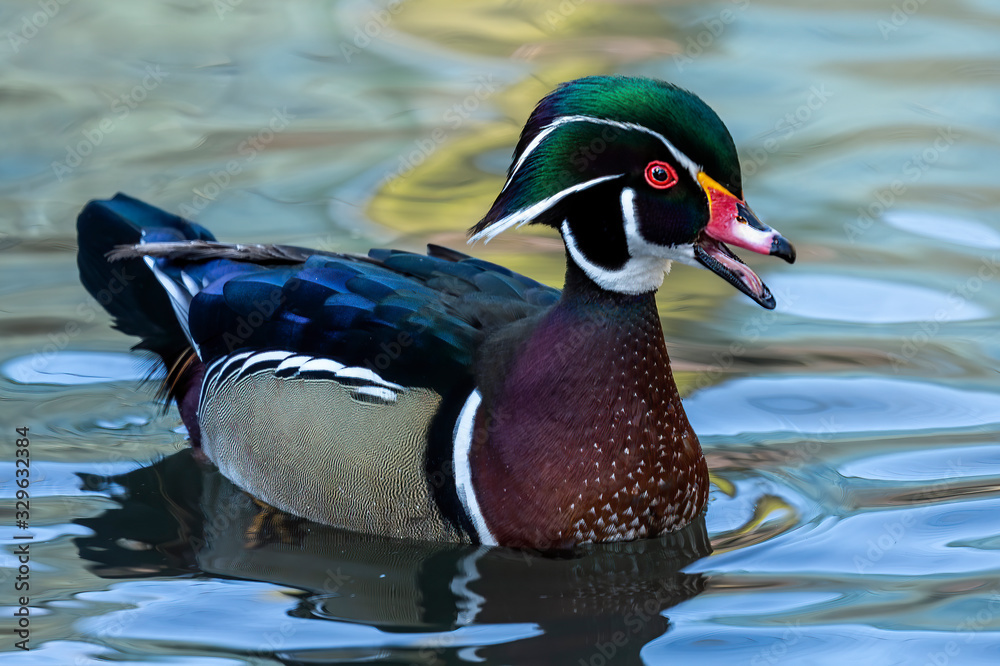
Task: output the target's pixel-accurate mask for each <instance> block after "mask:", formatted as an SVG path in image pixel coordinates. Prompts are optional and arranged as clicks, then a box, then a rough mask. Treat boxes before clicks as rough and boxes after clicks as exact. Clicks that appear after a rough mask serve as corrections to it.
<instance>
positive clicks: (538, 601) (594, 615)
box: [75, 450, 711, 666]
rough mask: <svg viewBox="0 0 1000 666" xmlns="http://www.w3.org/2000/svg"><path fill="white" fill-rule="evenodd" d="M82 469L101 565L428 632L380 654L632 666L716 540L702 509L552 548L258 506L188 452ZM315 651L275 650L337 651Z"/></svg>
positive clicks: (314, 614)
mask: <svg viewBox="0 0 1000 666" xmlns="http://www.w3.org/2000/svg"><path fill="white" fill-rule="evenodd" d="M80 476H81V478H82V479H83V482H84V485H85V488H86V489H88V490H101V491H105V492H109V493H110V494H111V495H112V496H113V497H114V498H115V499H116V500H117V501H118V503H119V505H120V506H119V507H117V508H114V509H111V510H108V511H106V512H104V513H103V514H101V515H98V516H95V517H92V518H83V519H78V520H77V521H76V522H77V523H79V524H81V525H84V526H86V527H88V528H90V529H91V530H93V532H94V534H93V535H91V536H87V537H78V538H76V539H75V543H76V545H77V547H78V549H79V551H80V554H81V556H82V557H83V558H85V559H86V560H88V561H90V562H91V563H92V565H91V568H92V570H93V571H94V572H95V573H96V574H98V575H100V576H103V577H106V578H137V577H145V576H158V577H162V576H170V575H181V574H191V573H192V572H204V573H207V574H211V575H216V576H225V577H234V578H241V579H246V580H257V581H266V582H270V583H275V584H278V585H283V586H287V587H291V588H295V589H298V590H300V591H301V592H300V593H299V594H298V595H297V597H298V603H297V605H296V607H295V608H293V609H292V610H291V611H290V615H291V616H293V617H298V618H311V619H324V620H334V621H339V622H352V623H359V624H364V625H368V626H372V627H376V628H378V629H380V630H381V631H383V632H393V633H406V634H432V633H433V634H435V636H434V640H429V641H422V642H421V641H416V642H415V643H414V644H419V645H421V646H422V647H421V648H412V647H408V648H405V649H392V650H390V651H389V653H386V650H385V649H384V648H382V649H380V650H379V651H378V653H377V656H378V657H380V659H379V660H380V661H388V662H389V663H460V662H464V661H467V660H472V661H478V660H482V659H485V660H486V661H488V662H490V663H494V662H500V663H527V662H544V663H565V664H580V663H582V664H585V665H593V666H600V665H601V664H606V663H637V662H639V661H640V659H639V651H640V649H641V648H642V647H643V646H644V645H645V644H646V643H648V642H649V641H651V640H653V639H655V638H657V637H659V636H661V635H663V634H664V632H666V631H667V629H668V625H669V620H668V618H667V617H665V616H664V615H663V611H664V610H665V609H668V608H670V607H671V606H673V605H675V604H677V603H679V602H681V601H683V600H685V599H689V598H691V597H693V596H695V595H696V594H698V593H699V592H701V590H702V589H703V588H704V586H705V578H704V577H703V576H702V575H701V574H699V573H685V572H683V571H682V570H681V569H682V568H683V567H686V566H688V565H690V564H691V563H693V562H694V561H696V560H697V559H699V558H701V557H703V556H705V555H707V554H708V553H709V552H710V551H711V546H710V545H709V540H708V537H707V535H706V531H705V523H704V520H700V521H697V522H696V523H695V524H693V525H691V526H689V527H688V528H686V529H684V530H682V531H679V532H676V533H673V534H671V535H668V536H667V537H663V538H660V539H653V540H645V541H638V542H631V543H621V544H602V545H592V546H581V547H577V548H575V549H574V550H572V551H569V552H558V553H543V552H532V551H519V550H510V549H505V548H487V547H477V546H468V545H459V544H439V543H427V542H411V541H401V540H395V539H386V538H380V537H375V536H371V535H364V534H357V533H353V532H346V531H343V530H338V529H335V528H332V527H328V526H324V525H319V524H316V523H312V522H308V521H305V520H303V519H301V518H297V517H294V516H291V515H288V514H284V513H282V512H279V511H277V510H275V509H273V508H271V507H266V506H263V505H261V504H260V503H258V502H257V501H255V500H254V499H253V498H252V497H250V496H249V495H247V494H246V493H244V492H243V491H241V490H239V489H238V488H236V487H235V486H234V485H233V484H232V483H231V482H229V481H228V480H227V479H226V478H225V477H223V476H222V475H221V474H220V473H219V472H218V471H217V470H216V469H215V468H214V467H211V466H209V465H205V464H202V463H201V462H199V461H197V460H195V459H194V457H193V456H192V453H191V451H190V450H184V451H180V452H179V453H176V454H174V455H172V456H170V457H168V458H164V459H162V460H160V461H158V462H156V463H155V464H152V465H149V466H147V467H143V468H140V469H137V470H134V471H132V472H129V473H127V474H122V475H118V476H114V477H98V476H93V475H86V474H81V475H80ZM511 624H521V625H526V626H529V627H533V629H534V630H533V631H532V632H530V633H531V636H532V637H529V638H522V639H521V640H514V641H512V642H504V643H500V644H497V645H485V646H481V647H477V648H475V649H474V651H468V650H469V648H468V647H467V646H468V645H469V642H468V640H467V639H466V640H462V641H456V643H461V646H459V645H457V644H456V645H450V644H449V641H448V640H447V636H448V635H449V634H448V633H447V632H454V631H455V630H457V629H459V628H462V627H473V626H485V625H493V626H496V625H511ZM442 632H444V633H443V635H444V637H445V639H442ZM463 646H464V647H463ZM286 647H287V646H286ZM322 652H323V654H319V653H318V652H317V651H316V650H315V649H309V650H298V651H295V650H288V649H285V650H283V651H282V652H281V653H280V654H277V653H276V654H273V655H271V656H272V657H273V658H276V659H278V660H279V661H282V662H286V663H299V662H300V661H302V660H306V661H310V662H312V661H314V660H315V659H317V658H329V659H338V656H337V653H338V650H334V649H331V650H329V651H322ZM345 656H347V655H340V657H341V658H342V657H345ZM370 656H373V657H374V656H376V654H375V653H373V654H372V655H370Z"/></svg>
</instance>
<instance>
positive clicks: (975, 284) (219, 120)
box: [0, 0, 1000, 666]
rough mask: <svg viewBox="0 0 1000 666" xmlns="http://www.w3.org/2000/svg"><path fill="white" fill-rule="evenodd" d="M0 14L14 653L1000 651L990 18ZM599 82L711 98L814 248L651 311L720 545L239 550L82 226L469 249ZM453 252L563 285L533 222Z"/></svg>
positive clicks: (761, 190) (911, 656) (898, 4)
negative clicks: (103, 209) (747, 291)
mask: <svg viewBox="0 0 1000 666" xmlns="http://www.w3.org/2000/svg"><path fill="white" fill-rule="evenodd" d="M0 27H2V28H3V29H2V30H0V37H2V38H3V41H4V44H0V49H2V56H0V74H2V76H0V128H2V130H3V132H2V134H3V140H2V144H0V146H2V149H0V292H2V294H3V296H2V300H0V303H2V306H0V336H2V340H3V344H2V348H0V427H2V432H0V461H2V462H0V495H2V497H3V498H4V499H3V504H2V505H0V513H2V521H0V539H2V541H3V548H2V549H0V606H2V607H3V610H2V613H0V636H2V638H0V651H2V652H3V655H2V659H3V663H4V664H55V665H59V666H62V665H65V664H96V663H107V662H109V661H111V662H115V663H127V664H131V663H165V664H184V665H189V664H190V665H196V664H197V665H201V664H206V665H210V666H229V665H230V664H245V663H249V664H272V663H286V664H306V663H309V664H311V663H330V662H334V663H354V662H360V661H365V662H375V663H390V664H409V663H418V664H436V663H464V662H476V661H481V660H486V662H488V663H516V664H522V663H524V664H526V663H545V664H549V663H557V664H559V663H565V664H579V663H581V662H582V663H583V664H592V665H593V666H601V664H604V663H640V662H645V663H651V664H660V663H713V664H714V663H718V664H737V663H748V664H754V665H758V664H786V663H787V664H794V663H808V664H843V663H849V662H850V661H851V660H854V661H855V662H858V663H872V664H895V663H899V664H931V665H934V666H942V665H944V664H969V663H983V664H993V663H997V662H998V661H1000V635H998V632H1000V559H998V557H997V550H998V549H1000V537H998V536H997V524H998V523H997V520H996V516H997V515H998V511H1000V443H998V424H1000V392H998V387H1000V376H998V375H997V371H996V368H997V367H998V365H1000V364H998V360H997V359H998V358H1000V346H998V342H997V340H998V338H997V336H996V334H995V331H996V330H997V328H998V327H1000V288H998V285H1000V222H998V221H997V215H996V213H997V210H998V208H1000V186H998V185H997V173H998V166H1000V142H998V139H997V136H998V131H997V130H998V122H997V109H998V108H1000V39H998V38H997V36H998V33H1000V7H998V6H997V4H996V3H995V2H991V1H988V0H965V1H959V0H923V1H921V0H903V1H898V0H875V1H867V0H866V1H861V0H853V1H852V0H841V1H839V2H814V3H797V2H790V1H787V0H786V1H780V0H735V1H732V2H729V1H725V2H697V3H696V2H682V1H681V0H677V1H675V2H601V1H598V0H567V1H565V2H562V3H556V2H553V3H515V2H498V3H459V2H443V1H437V2H431V1H426V2H425V1H421V0H409V1H406V2H399V3H395V2H394V3H390V4H388V5H386V4H385V3H381V2H378V1H376V2H370V3H369V2H333V1H331V2H305V1H302V0H288V1H286V2H282V3H268V2H264V1H263V0H242V1H239V0H216V1H212V0H174V1H172V2H167V1H161V2H153V1H151V0H136V1H134V2H130V3H121V2H119V3H112V2H108V1H99V0H92V1H89V2H85V1H84V0H66V1H65V2H60V1H59V0H35V1H32V2H21V1H17V2H6V3H4V4H3V5H2V6H0ZM601 73H625V74H635V75H646V76H654V77H658V78H663V79H667V80H670V81H673V82H675V83H677V84H679V85H681V86H683V87H686V88H689V89H691V90H693V91H695V92H696V93H698V94H699V95H700V96H702V97H703V98H704V99H705V100H706V101H707V102H708V103H709V104H710V105H712V107H713V108H715V109H716V110H717V111H718V113H719V115H720V116H721V117H722V118H723V120H724V121H725V122H726V124H727V125H728V127H729V128H730V130H731V132H732V134H733V136H734V138H735V140H736V143H737V146H738V148H739V150H740V154H741V158H742V161H743V171H744V183H745V191H746V194H747V198H748V201H749V202H750V203H751V205H752V206H753V208H754V210H755V211H756V212H757V213H758V214H759V215H760V216H761V218H762V219H764V220H765V221H766V222H767V223H768V224H770V225H771V226H773V227H775V228H776V229H778V230H780V231H781V232H782V233H783V234H784V235H785V236H786V237H787V238H788V239H789V240H791V241H792V242H793V243H794V244H795V246H796V249H797V250H798V256H799V260H798V262H797V263H796V264H795V265H794V266H787V265H784V264H782V263H781V262H777V261H773V260H768V259H763V258H762V259H759V260H756V259H752V263H753V264H754V267H755V269H757V270H758V272H759V274H760V275H761V277H762V278H763V279H764V280H765V282H767V283H768V284H769V286H770V287H771V288H772V290H773V291H774V293H775V295H776V297H777V299H778V308H777V310H776V311H774V312H773V313H768V312H765V311H763V310H761V309H759V308H757V307H756V306H754V305H753V303H751V302H750V301H748V300H747V299H745V298H744V297H742V296H740V295H739V294H738V293H736V292H735V290H733V289H732V288H731V287H730V286H728V285H727V284H726V283H724V282H723V281H722V280H719V279H718V278H717V277H716V276H713V275H711V274H710V273H708V272H707V271H699V270H696V269H691V268H687V267H681V266H678V267H676V268H675V269H674V271H673V272H672V274H671V275H670V276H668V278H667V281H666V283H665V285H664V288H663V290H662V292H661V294H660V299H659V300H660V306H661V313H662V315H663V319H664V322H663V323H664V330H665V332H666V335H667V338H668V342H669V344H670V348H671V355H672V358H673V360H674V367H675V371H676V373H677V376H678V380H679V383H680V384H681V386H682V390H683V391H684V393H685V395H686V403H685V404H686V407H687V410H688V413H689V415H690V417H691V420H692V423H693V424H694V426H695V429H696V430H697V431H698V433H699V435H700V437H701V439H702V443H703V445H704V447H705V451H706V455H707V457H708V459H709V464H710V466H711V468H712V471H713V479H714V481H715V485H713V488H712V503H711V504H710V507H709V511H708V514H707V517H706V525H705V532H704V533H700V532H699V531H698V530H697V529H695V530H693V531H692V532H691V533H687V534H683V535H678V537H677V538H676V539H674V540H673V541H672V542H666V541H653V542H642V543H636V544H628V545H621V546H616V547H604V548H594V549H584V550H583V551H581V552H580V553H578V554H577V555H576V556H575V557H573V558H568V559H552V558H542V557H538V556H535V555H528V554H523V553H510V552H506V551H485V550H477V549H472V548H459V547H451V546H433V545H430V544H401V543H386V542H381V541H378V540H372V539H366V538H364V537H359V536H356V535H344V534H341V533H337V532H335V531H333V530H328V529H324V528H320V527H318V526H309V525H293V526H292V529H291V530H290V531H289V532H287V533H280V534H279V533H271V532H269V531H267V530H263V531H257V532H254V531H253V530H254V529H256V527H255V524H254V522H253V521H254V513H255V512H254V508H253V506H252V505H251V504H249V500H248V499H247V498H246V497H245V496H244V495H242V494H241V493H239V492H237V491H234V489H233V488H232V486H230V485H228V483H227V482H226V481H225V479H222V478H219V476H218V475H217V474H214V473H213V472H212V470H210V469H205V468H203V467H199V466H198V465H197V464H196V463H194V461H192V460H190V458H189V457H188V456H187V454H186V453H184V450H185V444H184V436H183V434H182V433H181V432H179V426H180V420H179V418H178V416H177V414H176V412H175V411H168V412H167V413H166V414H163V413H161V411H160V405H159V403H158V402H157V401H156V399H155V397H154V396H153V390H152V387H150V386H149V385H142V384H141V382H140V380H141V378H142V377H144V376H145V374H146V373H147V371H148V369H149V367H148V363H146V362H145V361H142V360H139V359H138V357H137V356H136V355H133V354H129V353H128V351H127V350H128V347H129V346H130V345H131V344H132V343H133V342H134V341H132V340H129V339H127V338H125V337H124V336H122V335H120V334H119V333H117V332H115V331H113V330H111V329H110V327H109V320H108V318H107V317H106V316H105V315H104V314H103V312H102V311H101V310H100V308H99V306H98V305H97V304H96V302H94V301H93V300H92V299H91V298H90V297H89V296H88V295H87V294H86V293H85V292H84V290H83V288H82V287H81V286H80V285H79V282H78V278H77V272H76V264H75V256H74V255H75V231H74V220H75V216H76V213H77V212H78V211H79V209H80V208H81V207H82V205H83V204H84V203H85V202H86V201H87V200H89V199H91V198H95V197H107V196H110V195H111V194H113V193H114V192H116V191H124V192H126V193H129V194H131V195H133V196H136V197H140V198H142V199H145V200H147V201H150V202H151V203H154V204H156V205H158V206H161V207H163V208H166V209H168V210H171V211H175V212H180V213H183V214H186V215H187V216H188V217H191V218H194V219H196V220H197V221H198V222H200V223H202V224H204V225H205V226H207V227H208V228H210V229H212V231H213V232H214V233H215V234H216V236H217V237H218V238H219V239H221V240H226V241H238V242H286V243H294V244H298V245H311V246H314V247H319V248H323V249H328V250H333V249H336V250H346V251H362V250H367V249H368V248H369V247H371V246H384V245H392V246H394V247H401V248H408V249H419V248H420V247H422V245H423V244H425V243H427V242H434V243H439V244H444V245H451V246H454V247H459V248H461V247H462V246H463V245H464V238H465V235H464V231H465V229H466V228H468V227H469V226H471V225H472V224H474V223H475V222H476V221H478V219H479V217H480V216H481V215H482V214H483V213H484V212H485V211H486V209H487V208H488V206H489V204H490V203H491V202H492V200H493V197H494V196H495V194H496V192H497V190H498V189H499V187H500V185H501V183H502V176H501V174H502V173H503V171H504V170H505V169H506V167H507V164H508V160H509V156H510V152H511V150H512V147H513V144H514V142H515V140H516V137H517V134H518V132H519V130H520V127H521V124H522V123H523V121H524V119H525V118H526V117H527V115H528V113H529V112H530V110H531V108H532V106H533V104H534V103H535V102H536V101H537V100H538V99H539V98H540V97H541V96H542V95H544V94H545V93H546V92H548V91H549V90H551V89H552V88H553V87H554V86H555V85H556V84H557V83H559V82H561V81H564V80H568V79H571V78H575V77H578V76H583V75H587V74H601ZM472 251H473V252H474V253H475V254H477V255H479V256H483V257H486V258H488V259H490V260H493V261H498V262H500V263H503V264H505V265H508V266H510V267H512V268H514V269H515V270H518V271H521V272H523V273H526V274H528V275H531V276H532V277H535V278H537V279H540V280H542V281H545V282H548V283H550V284H556V285H558V284H559V282H560V280H561V277H562V267H563V264H562V262H563V258H562V248H561V243H560V242H559V240H558V239H557V238H554V237H553V236H552V234H549V233H545V232H541V231H533V230H527V229H526V230H522V231H520V232H516V233H510V234H504V236H501V237H499V238H497V239H496V240H495V241H493V242H491V243H490V244H489V245H487V246H483V245H478V246H476V247H475V248H473V249H472ZM23 426H26V427H28V428H29V431H28V432H29V434H30V442H31V443H30V457H31V474H32V475H31V486H30V494H31V507H30V529H28V530H19V529H18V528H17V527H16V520H17V517H16V511H17V510H18V509H17V507H16V505H15V502H16V490H17V486H16V480H17V478H18V477H17V476H16V470H17V467H16V464H15V449H16V445H15V442H16V440H17V439H18V435H17V434H16V432H15V428H17V427H23ZM248 531H249V532H250V533H252V534H255V535H256V536H255V537H253V538H248ZM29 534H30V535H31V536H32V539H31V540H30V581H29V582H30V590H28V593H29V596H30V603H29V609H30V623H29V624H30V643H29V644H28V645H29V646H30V647H31V648H32V649H31V651H28V652H25V651H22V650H20V649H18V647H17V646H16V645H15V643H16V642H17V641H18V640H20V639H19V638H17V636H16V634H15V633H14V632H15V630H17V629H18V619H19V618H18V617H17V616H15V612H17V610H18V607H19V603H18V596H20V595H21V594H22V592H21V591H18V589H17V588H16V585H17V583H18V580H17V577H18V575H19V573H18V567H19V566H20V564H19V562H18V560H17V557H18V555H17V553H18V548H20V547H21V546H22V545H23V542H24V540H16V539H15V537H16V536H25V535H29ZM709 542H710V543H711V547H712V549H713V552H712V553H711V554H709V553H708V551H709V545H708V544H709Z"/></svg>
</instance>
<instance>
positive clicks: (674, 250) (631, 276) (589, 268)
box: [560, 187, 701, 294]
mask: <svg viewBox="0 0 1000 666" xmlns="http://www.w3.org/2000/svg"><path fill="white" fill-rule="evenodd" d="M620 201H621V208H622V224H623V225H624V227H625V241H626V243H627V244H628V253H629V259H628V261H627V262H625V265H624V266H622V267H621V268H619V269H616V270H612V269H609V268H603V267H601V266H598V265H596V264H594V263H593V262H592V261H590V260H589V259H587V257H586V255H584V253H583V251H581V250H580V247H579V245H577V243H576V238H575V237H574V236H573V230H572V229H570V226H569V220H563V223H562V226H561V227H560V230H561V231H562V236H563V241H564V242H565V243H566V249H567V250H568V251H569V254H570V257H572V258H573V261H574V262H576V265H577V266H579V267H580V268H581V269H583V272H584V273H586V274H587V276H588V277H589V278H590V279H591V280H593V281H594V282H596V283H597V284H598V285H600V286H601V287H602V288H604V289H607V290H609V291H614V292H617V293H620V294H641V293H643V292H647V291H652V290H654V289H658V288H659V287H660V285H661V284H663V277H664V276H665V275H666V274H667V273H669V272H670V264H671V262H672V261H680V262H681V263H684V264H689V265H691V266H701V264H700V263H698V261H697V260H696V259H695V258H694V245H692V244H690V243H686V244H684V245H671V246H663V245H657V244H656V243H650V242H649V241H648V240H646V239H645V238H644V237H643V235H642V232H641V231H640V229H639V215H638V213H637V211H636V207H635V190H633V189H632V188H630V187H626V188H624V189H623V190H622V193H621V197H620Z"/></svg>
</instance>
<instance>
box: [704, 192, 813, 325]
mask: <svg viewBox="0 0 1000 666" xmlns="http://www.w3.org/2000/svg"><path fill="white" fill-rule="evenodd" d="M705 180H706V181H708V182H706V183H705V185H706V187H705V191H706V192H707V193H708V196H709V209H710V210H711V219H710V220H709V222H708V226H706V227H705V230H704V231H703V232H702V234H701V237H700V238H699V239H698V241H697V242H696V243H695V246H694V255H695V258H696V259H697V260H698V261H699V262H700V263H701V264H702V265H703V266H704V267H705V268H707V269H708V270H710V271H712V272H713V273H715V274H716V275H718V276H720V277H721V278H723V279H724V280H726V281H727V282H729V283H730V284H731V285H733V286H734V287H736V288H737V289H739V290H740V291H742V292H743V293H744V294H746V295H747V296H749V297H750V298H752V299H753V300H754V301H756V302H757V303H758V304H759V305H761V306H762V307H765V308H767V309H768V310H772V309H774V296H772V295H771V291H770V290H769V289H768V288H767V285H765V284H764V282H763V281H762V280H761V279H760V278H759V277H758V276H757V274H756V273H754V272H753V271H752V270H750V267H749V266H747V265H746V264H744V263H743V261H742V260H741V259H740V258H739V257H737V256H736V255H735V254H733V251H732V250H730V249H729V248H728V247H727V246H726V243H731V244H732V245H735V246H736V247H742V248H744V249H747V250H752V251H754V252H757V253H760V254H769V255H774V256H776V257H781V258H782V259H784V260H785V261H787V262H788V263H793V262H794V261H795V248H793V247H792V244H791V243H789V242H788V241H787V240H785V238H784V237H783V236H782V235H781V234H779V233H778V232H777V231H775V230H774V229H772V228H771V227H769V226H767V225H766V224H764V223H763V222H761V221H760V220H759V219H757V216H756V215H754V213H753V211H751V210H750V208H749V207H748V206H747V205H746V204H745V203H744V202H743V201H741V200H740V199H737V198H736V197H735V196H733V195H732V194H730V193H729V192H728V191H727V190H726V189H725V188H723V187H721V186H719V185H718V184H717V183H715V181H711V180H710V179H708V178H706V179H705Z"/></svg>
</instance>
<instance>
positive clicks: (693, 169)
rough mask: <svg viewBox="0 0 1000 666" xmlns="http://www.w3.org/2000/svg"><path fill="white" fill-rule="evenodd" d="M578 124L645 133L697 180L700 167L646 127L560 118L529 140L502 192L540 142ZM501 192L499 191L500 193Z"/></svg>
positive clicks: (665, 138)
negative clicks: (550, 135) (568, 124)
mask: <svg viewBox="0 0 1000 666" xmlns="http://www.w3.org/2000/svg"><path fill="white" fill-rule="evenodd" d="M578 122H581V123H594V124H597V125H609V126H611V127H617V128H619V129H625V130H635V131H637V132H645V133H646V134H649V135H650V136H654V137H656V138H657V139H659V140H660V142H661V143H663V145H664V146H666V148H667V150H669V151H670V154H671V155H673V156H674V159H676V160H677V161H678V162H679V163H680V165H681V166H683V167H684V168H685V169H687V170H688V172H689V173H690V174H691V177H692V178H694V179H695V181H696V182H697V180H698V173H699V172H700V171H701V167H700V166H699V165H698V164H696V163H695V162H694V160H692V159H691V158H690V157H688V156H687V155H685V154H684V153H682V152H681V151H680V150H678V148H677V147H676V146H675V145H674V144H672V143H670V141H669V140H668V139H667V137H665V136H663V135H662V134H660V133H659V132H656V131H653V130H651V129H649V128H648V127H645V126H643V125H639V124H637V123H623V122H619V121H617V120H610V119H608V118H595V117H593V116H560V117H558V118H556V119H555V120H553V121H552V122H551V123H549V124H548V125H546V126H545V127H544V128H542V130H541V131H540V132H539V133H538V134H536V135H535V138H534V139H532V140H531V142H530V143H529V144H528V145H527V147H525V149H524V152H523V153H521V156H520V157H518V158H517V163H516V164H515V165H514V168H513V169H512V170H511V172H510V177H509V178H508V179H507V182H506V183H504V186H503V190H506V189H507V186H508V185H510V183H511V181H512V180H514V176H515V175H516V174H517V172H518V170H519V169H520V168H521V165H523V164H524V162H525V160H527V159H528V156H529V155H530V154H531V153H532V152H533V151H534V150H535V149H536V148H538V146H539V145H541V143H542V141H544V140H545V138H546V137H548V135H549V134H552V132H554V131H555V130H556V129H557V128H559V127H560V126H561V125H565V124H566V123H578ZM503 190H501V192H502V191H503Z"/></svg>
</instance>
